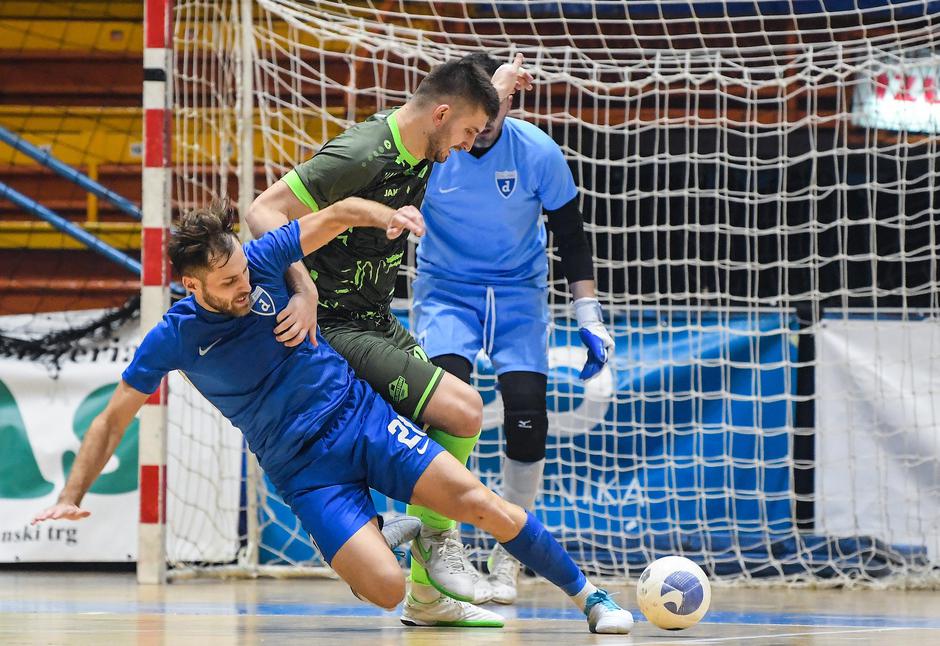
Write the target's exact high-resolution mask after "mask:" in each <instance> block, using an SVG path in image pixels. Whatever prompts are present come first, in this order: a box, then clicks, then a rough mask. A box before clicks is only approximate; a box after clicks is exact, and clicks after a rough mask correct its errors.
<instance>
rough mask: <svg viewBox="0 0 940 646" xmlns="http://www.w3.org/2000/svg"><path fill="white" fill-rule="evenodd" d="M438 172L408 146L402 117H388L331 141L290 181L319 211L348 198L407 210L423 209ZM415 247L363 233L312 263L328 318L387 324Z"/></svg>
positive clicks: (338, 241) (349, 235)
mask: <svg viewBox="0 0 940 646" xmlns="http://www.w3.org/2000/svg"><path fill="white" fill-rule="evenodd" d="M431 165H432V164H431V162H430V161H428V160H426V159H418V158H416V157H415V156H414V155H413V154H411V153H410V152H409V151H408V150H407V149H406V148H405V147H404V145H403V144H402V143H401V136H400V134H399V132H398V124H397V122H396V120H395V112H394V111H392V112H380V113H377V114H375V115H373V116H371V117H369V118H368V119H367V120H365V121H363V122H362V123H358V124H356V125H355V126H353V127H352V128H350V129H349V130H347V131H345V132H344V133H342V134H341V135H339V136H337V137H336V138H334V139H331V140H330V141H328V142H327V143H326V144H325V145H324V146H323V148H321V149H320V150H319V152H317V154H315V155H314V156H313V157H312V158H310V159H309V160H307V161H305V162H303V163H301V164H300V165H298V166H297V167H296V168H294V169H293V170H292V171H290V172H289V173H288V174H287V175H285V176H284V178H283V179H284V181H285V182H286V183H287V185H288V186H289V187H290V188H291V190H292V191H293V193H294V195H296V196H297V198H298V199H299V200H300V201H301V202H303V203H304V204H306V205H307V206H308V207H309V208H310V209H311V210H313V211H316V210H319V209H322V208H324V207H326V206H329V205H331V204H334V203H335V202H338V201H339V200H342V199H343V198H346V197H361V198H365V199H368V200H374V201H376V202H380V203H382V204H385V205H387V206H390V207H391V208H393V209H399V208H401V207H403V206H408V205H411V206H420V204H421V200H422V198H423V197H424V189H425V186H426V185H427V181H428V176H429V175H430V171H431ZM407 244H408V232H407V231H406V232H404V233H403V234H402V235H401V236H399V237H398V238H396V239H395V240H389V239H388V238H387V237H386V236H385V231H382V230H380V229H375V228H368V227H356V228H354V229H349V230H347V231H346V232H345V233H343V234H341V235H339V236H337V237H336V238H335V239H334V240H332V241H331V242H330V243H328V244H326V245H324V246H323V247H321V248H320V249H317V250H316V251H314V252H313V253H312V254H310V255H309V256H307V257H306V258H305V259H304V264H305V265H306V266H307V268H308V269H309V270H310V275H311V277H312V278H313V279H314V281H315V282H316V284H317V291H318V292H319V294H320V308H321V312H320V316H321V317H323V318H325V319H328V318H330V317H331V316H339V317H340V318H347V317H349V316H352V317H354V318H364V319H369V318H376V319H380V318H384V317H385V316H386V315H387V313H388V309H389V305H390V304H391V301H392V294H393V292H394V290H395V278H396V276H397V275H398V267H399V265H401V261H402V258H403V257H404V254H405V251H406V249H407Z"/></svg>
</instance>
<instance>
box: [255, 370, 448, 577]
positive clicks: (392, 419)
mask: <svg viewBox="0 0 940 646" xmlns="http://www.w3.org/2000/svg"><path fill="white" fill-rule="evenodd" d="M443 450H444V449H443V448H441V446H440V445H439V444H437V443H436V442H434V441H433V440H431V438H429V437H428V436H427V435H426V434H425V433H424V431H422V430H421V429H420V428H418V427H417V426H415V424H414V422H412V421H411V420H409V419H408V418H407V417H402V416H401V415H399V414H398V413H396V412H395V411H394V410H393V409H392V407H391V406H389V404H388V403H387V402H386V401H385V400H384V399H382V398H381V397H380V396H379V395H378V394H376V392H375V391H374V390H372V389H371V388H370V387H369V385H368V384H366V383H365V382H364V381H361V380H359V379H356V380H355V381H354V383H353V387H352V389H351V390H350V391H349V396H348V397H347V399H346V401H345V402H344V403H343V404H342V406H340V408H339V410H338V411H337V412H336V414H335V415H334V417H333V419H332V420H331V421H330V423H329V427H328V428H327V430H326V431H325V432H324V434H323V435H321V436H320V438H319V439H317V441H316V442H315V443H314V444H313V445H312V446H311V447H310V448H309V450H307V451H305V453H304V460H308V462H307V463H306V464H305V465H304V466H303V467H301V468H300V469H299V470H298V471H297V472H295V473H294V474H292V475H291V476H289V477H286V478H282V477H277V474H268V477H269V478H270V479H271V481H272V482H273V483H274V485H275V487H276V488H277V489H278V493H279V494H281V497H282V498H283V499H284V502H286V503H287V504H288V505H289V506H290V508H291V510H292V511H293V512H294V514H296V515H297V518H299V519H300V523H301V525H303V528H304V529H305V530H306V531H307V532H308V533H309V534H310V536H311V538H312V539H313V541H314V543H315V544H316V546H317V548H318V549H319V550H320V553H321V554H322V555H323V558H324V560H326V562H327V563H330V562H332V560H333V557H334V556H336V552H338V551H339V549H340V548H341V547H342V546H343V545H344V544H345V543H346V541H348V540H349V539H350V538H351V537H352V535H353V534H355V533H356V532H357V531H359V529H360V528H361V527H362V526H363V525H365V524H366V523H368V522H369V521H370V520H371V519H372V518H374V517H375V515H376V511H375V506H374V505H373V503H372V496H371V495H370V493H369V488H370V487H371V488H373V489H375V490H376V491H379V492H381V493H383V494H385V495H386V496H388V497H390V498H394V499H395V500H400V501H402V502H409V501H410V500H411V495H412V492H413V491H414V488H415V484H416V483H417V482H418V479H419V478H420V477H421V475H422V474H423V473H424V471H425V469H427V468H428V465H429V464H431V460H433V459H434V458H435V457H437V454H438V453H441V452H442V451H443Z"/></svg>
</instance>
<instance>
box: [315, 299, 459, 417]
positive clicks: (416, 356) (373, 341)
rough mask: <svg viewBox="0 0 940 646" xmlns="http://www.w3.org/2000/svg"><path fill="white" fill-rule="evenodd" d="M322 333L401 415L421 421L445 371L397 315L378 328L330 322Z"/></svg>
mask: <svg viewBox="0 0 940 646" xmlns="http://www.w3.org/2000/svg"><path fill="white" fill-rule="evenodd" d="M320 333H321V334H322V335H323V337H324V338H325V339H326V340H327V342H328V343H329V344H330V345H331V346H333V349H334V350H336V351H337V352H339V353H340V354H341V355H343V357H345V359H346V361H348V362H349V365H350V366H352V369H353V370H354V371H355V373H356V376H357V377H359V378H360V379H364V380H365V381H367V382H369V385H370V386H372V387H373V388H374V389H375V390H376V391H378V393H379V394H380V395H382V397H384V398H385V399H386V400H387V401H388V402H389V403H390V404H391V405H392V407H393V408H394V409H395V410H396V411H397V412H398V413H400V414H401V415H404V416H405V417H408V418H410V419H411V420H413V421H415V422H419V423H420V422H421V415H422V413H424V408H425V406H427V403H428V401H429V400H430V399H431V395H432V394H433V393H434V390H435V389H436V388H437V385H438V384H439V383H441V378H442V377H443V376H444V371H443V370H442V369H441V368H438V367H437V366H435V365H434V364H432V363H431V362H430V361H428V355H427V354H425V352H424V350H423V349H422V348H421V346H420V345H418V342H417V341H415V339H414V337H413V336H411V335H410V334H409V333H408V331H407V330H406V329H405V328H404V327H402V325H401V323H399V322H398V319H397V318H395V317H394V316H391V317H390V320H389V321H388V323H383V324H381V325H378V326H376V325H375V324H374V323H365V322H361V321H356V320H344V321H335V320H333V321H329V322H326V323H325V324H321V326H320Z"/></svg>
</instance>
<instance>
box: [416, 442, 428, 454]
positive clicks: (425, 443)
mask: <svg viewBox="0 0 940 646" xmlns="http://www.w3.org/2000/svg"><path fill="white" fill-rule="evenodd" d="M430 441H431V438H428V439H426V440H425V441H424V444H422V445H421V448H420V449H415V450H416V451H417V452H418V455H424V453H425V451H427V450H428V443H429V442H430Z"/></svg>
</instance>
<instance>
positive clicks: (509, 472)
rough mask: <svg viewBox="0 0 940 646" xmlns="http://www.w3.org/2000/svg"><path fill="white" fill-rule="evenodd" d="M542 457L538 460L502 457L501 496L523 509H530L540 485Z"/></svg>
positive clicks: (543, 465)
mask: <svg viewBox="0 0 940 646" xmlns="http://www.w3.org/2000/svg"><path fill="white" fill-rule="evenodd" d="M544 470H545V460H544V458H543V459H541V460H539V461H538V462H520V461H519V460H511V459H509V458H504V459H503V498H504V499H505V500H508V501H509V502H511V503H513V504H516V505H519V506H520V507H522V508H523V509H532V507H533V505H535V498H536V496H538V495H539V489H541V487H542V472H543V471H544Z"/></svg>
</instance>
